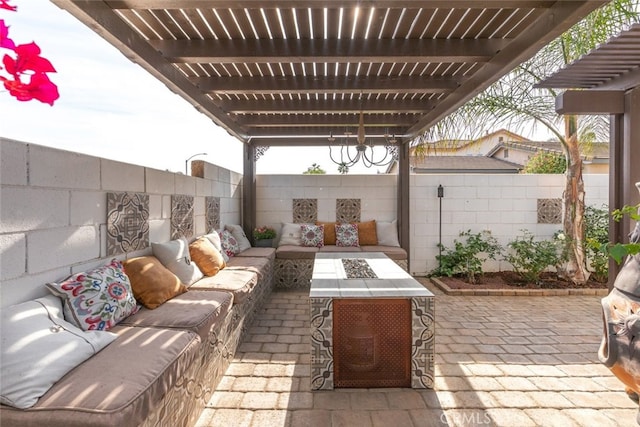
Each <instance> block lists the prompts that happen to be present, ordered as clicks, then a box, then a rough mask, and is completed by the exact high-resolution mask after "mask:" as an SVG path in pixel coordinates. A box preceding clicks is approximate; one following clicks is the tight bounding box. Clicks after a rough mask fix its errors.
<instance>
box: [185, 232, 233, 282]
mask: <svg viewBox="0 0 640 427" xmlns="http://www.w3.org/2000/svg"><path fill="white" fill-rule="evenodd" d="M189 254H190V255H191V259H192V260H193V261H194V262H195V263H196V265H197V266H198V268H199V269H200V271H202V272H203V273H204V275H205V276H215V275H216V274H218V272H219V271H220V270H222V269H223V268H224V267H225V260H224V257H223V256H222V253H220V251H219V250H218V249H216V247H215V246H214V245H213V243H211V240H209V239H207V238H206V237H200V238H199V239H196V240H195V241H193V242H191V244H189Z"/></svg>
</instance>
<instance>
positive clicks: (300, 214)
mask: <svg viewBox="0 0 640 427" xmlns="http://www.w3.org/2000/svg"><path fill="white" fill-rule="evenodd" d="M317 219H318V199H293V222H294V223H296V224H300V223H312V224H313V223H315V222H316V221H317Z"/></svg>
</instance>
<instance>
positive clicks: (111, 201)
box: [107, 193, 149, 256]
mask: <svg viewBox="0 0 640 427" xmlns="http://www.w3.org/2000/svg"><path fill="white" fill-rule="evenodd" d="M148 246H149V195H148V194H139V193H107V255H108V256H111V255H117V254H121V253H125V252H133V251H137V250H140V249H144V248H146V247H148Z"/></svg>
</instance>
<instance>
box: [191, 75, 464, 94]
mask: <svg viewBox="0 0 640 427" xmlns="http://www.w3.org/2000/svg"><path fill="white" fill-rule="evenodd" d="M191 81H192V82H193V83H194V84H196V85H197V86H198V87H199V88H200V89H201V90H203V91H205V92H209V93H217V94H225V95H241V94H245V93H252V94H255V95H270V94H286V95H289V94H292V95H306V94H310V93H311V94H316V93H317V94H342V93H344V94H375V93H382V94H397V93H418V94H425V93H448V92H451V91H453V90H455V89H457V88H458V86H460V83H461V82H462V79H461V78H458V77H446V78H444V77H429V76H399V77H388V76H362V77H355V76H342V77H334V76H326V77H315V76H255V77H217V76H212V77H199V78H192V79H191Z"/></svg>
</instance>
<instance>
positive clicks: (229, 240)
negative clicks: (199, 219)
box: [218, 230, 240, 262]
mask: <svg viewBox="0 0 640 427" xmlns="http://www.w3.org/2000/svg"><path fill="white" fill-rule="evenodd" d="M218 234H219V235H220V244H221V245H222V252H223V253H224V254H225V255H227V257H228V258H225V261H226V262H229V258H231V257H233V256H234V255H235V254H237V253H238V252H240V246H239V245H238V241H237V240H236V238H235V237H233V234H231V232H230V231H229V230H220V231H218Z"/></svg>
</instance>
